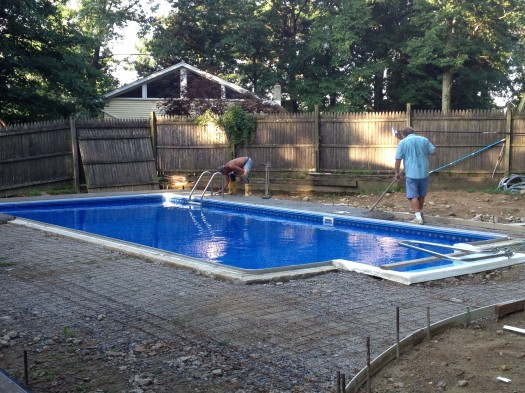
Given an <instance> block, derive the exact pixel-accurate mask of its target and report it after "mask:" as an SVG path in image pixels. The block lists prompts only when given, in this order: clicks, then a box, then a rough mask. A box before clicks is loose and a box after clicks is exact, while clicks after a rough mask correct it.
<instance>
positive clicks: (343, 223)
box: [0, 194, 497, 270]
mask: <svg viewBox="0 0 525 393" xmlns="http://www.w3.org/2000/svg"><path fill="white" fill-rule="evenodd" d="M0 212H1V213H4V214H11V215H14V216H17V217H22V218H28V219H31V220H35V221H40V222H45V223H49V224H54V225H59V226H62V227H67V228H71V229H76V230H80V231H85V232H89V233H93V234H97V235H103V236H107V237H110V238H115V239H120V240H125V241H128V242H133V243H138V244H142V245H145V246H149V247H154V248H158V249H162V250H166V251H170V252H174V253H177V254H183V255H186V256H190V257H194V258H199V259H204V260H207V261H212V262H217V263H220V264H225V265H228V266H233V267H238V268H243V269H265V268H271V267H282V266H290V265H302V264H307V263H313V262H324V261H328V260H333V259H346V260H351V261H355V262H360V263H363V264H367V265H373V266H380V265H383V264H388V263H393V262H401V261H406V260H413V259H417V258H424V257H428V256H429V255H428V254H426V253H422V252H420V251H417V250H412V249H409V248H405V247H402V246H399V245H398V241H400V240H421V241H428V242H434V243H439V244H444V245H452V244H455V243H467V242H475V241H480V240H488V239H493V238H494V237H495V236H497V235H494V234H476V233H473V232H469V231H459V230H450V229H447V230H445V229H443V230H441V229H440V228H429V227H421V226H420V227H415V226H412V225H406V224H402V223H391V222H386V221H378V220H371V219H363V218H360V219H357V218H351V217H342V216H330V217H332V218H333V219H334V220H333V225H326V221H327V220H323V216H322V215H320V214H312V213H306V212H295V211H292V210H287V209H275V208H266V207H260V206H255V207H254V206H251V205H244V204H232V203H225V202H219V201H213V200H205V201H203V203H202V205H201V204H199V205H196V204H189V203H188V201H187V200H185V199H183V198H178V197H170V198H166V197H164V196H162V195H160V194H154V195H141V196H133V197H105V198H89V199H74V200H60V201H47V202H24V203H3V204H0ZM434 250H435V251H438V252H441V253H444V254H446V253H448V252H450V250H449V249H441V250H440V249H439V248H434ZM447 264H451V262H450V261H445V260H444V261H438V262H433V264H432V265H433V266H435V265H447ZM428 266H429V265H428V264H420V265H418V266H417V268H427V267H428ZM404 269H405V270H406V269H407V268H404ZM408 269H414V267H410V268H408Z"/></svg>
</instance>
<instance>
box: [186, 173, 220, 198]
mask: <svg viewBox="0 0 525 393" xmlns="http://www.w3.org/2000/svg"><path fill="white" fill-rule="evenodd" d="M205 174H211V177H210V180H209V181H208V183H207V184H206V187H204V191H202V194H201V200H202V198H203V197H204V194H205V193H206V191H207V190H208V187H209V186H210V184H211V183H212V181H213V179H214V178H215V176H216V175H220V174H221V173H220V172H215V173H213V174H212V173H211V172H210V171H204V172H202V173H201V174H200V176H199V178H198V179H197V181H196V182H195V184H194V185H193V188H192V189H191V191H190V196H189V197H188V200H190V201H191V197H192V195H193V193H194V192H195V189H196V188H197V185H198V184H199V182H200V181H201V179H202V177H203V176H204V175H205ZM221 190H224V179H222V181H221ZM211 195H213V188H212V189H211ZM222 196H223V197H224V192H223V193H222Z"/></svg>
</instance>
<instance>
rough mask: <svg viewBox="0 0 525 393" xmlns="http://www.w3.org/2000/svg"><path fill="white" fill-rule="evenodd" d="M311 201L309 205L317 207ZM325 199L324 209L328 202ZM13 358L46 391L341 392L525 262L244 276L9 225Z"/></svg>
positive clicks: (518, 280) (508, 289) (1, 314)
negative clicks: (388, 352)
mask: <svg viewBox="0 0 525 393" xmlns="http://www.w3.org/2000/svg"><path fill="white" fill-rule="evenodd" d="M305 206H306V205H305ZM313 208H315V209H319V207H318V206H317V205H315V206H314V207H313ZM0 236H1V238H2V246H1V248H0V288H1V289H2V290H1V291H0V368H3V369H5V370H7V371H8V372H9V373H11V374H12V375H14V376H15V377H17V378H19V379H20V380H23V376H24V375H23V352H24V350H26V351H27V354H28V359H29V385H30V387H31V389H32V390H33V391H34V392H59V393H60V392H137V393H138V392H156V393H160V392H239V393H240V392H331V391H335V386H336V382H335V379H336V375H337V372H341V373H344V374H345V376H346V379H347V380H349V379H350V378H351V377H352V376H353V375H354V374H355V373H357V372H358V371H359V370H360V369H361V368H363V367H364V366H365V364H366V355H367V354H366V352H367V349H366V341H367V338H368V337H370V342H371V352H372V353H371V355H372V358H374V357H376V356H378V355H379V354H380V353H381V352H383V351H384V350H385V349H386V348H387V347H389V346H390V345H392V344H393V343H394V342H395V338H396V331H395V330H396V329H395V319H396V307H399V308H400V315H401V320H400V328H401V332H400V333H401V337H404V336H407V335H409V334H410V333H411V332H413V331H415V330H417V329H419V328H421V327H423V326H425V325H426V318H427V307H428V308H429V309H430V315H431V322H432V323H433V322H436V321H439V320H442V319H444V318H448V317H450V316H452V315H456V314H459V313H463V312H465V311H466V310H467V308H469V309H475V308H478V307H482V306H486V305H490V304H495V303H500V302H506V301H509V300H513V299H516V298H518V297H522V296H523V293H524V289H525V280H524V278H525V267H524V266H523V265H519V266H514V267H511V268H506V269H501V270H498V271H494V272H488V273H480V274H477V275H472V276H465V277H460V278H452V279H446V280H440V281H437V282H431V283H426V284H417V285H413V286H404V285H401V284H398V283H393V282H389V281H384V280H380V279H376V278H372V277H368V276H365V275H361V274H357V273H351V272H335V273H328V274H324V275H320V276H316V277H311V278H308V279H301V280H293V281H289V282H285V283H269V284H257V285H238V284H233V283H230V282H223V281H218V280H214V279H212V278H210V277H205V276H202V275H198V274H196V273H194V272H192V271H186V270H180V269H175V268H171V267H167V266H164V265H160V264H154V263H151V262H147V261H144V260H141V259H139V258H134V257H130V256H128V255H125V254H122V253H119V252H115V251H110V250H107V249H104V248H103V247H101V246H97V245H94V244H88V243H84V242H81V241H76V240H72V239H68V238H63V237H60V236H56V235H50V234H47V233H44V232H42V231H39V230H36V229H31V228H26V227H21V226H18V225H14V224H11V223H6V224H4V225H0Z"/></svg>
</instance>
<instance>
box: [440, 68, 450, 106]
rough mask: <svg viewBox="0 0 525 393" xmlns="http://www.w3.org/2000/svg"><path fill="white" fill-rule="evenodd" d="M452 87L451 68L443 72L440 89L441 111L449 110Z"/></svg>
mask: <svg viewBox="0 0 525 393" xmlns="http://www.w3.org/2000/svg"><path fill="white" fill-rule="evenodd" d="M451 88H452V70H445V71H444V72H443V86H442V91H441V111H442V112H443V113H448V112H450V90H451Z"/></svg>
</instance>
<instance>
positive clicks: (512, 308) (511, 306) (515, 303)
mask: <svg viewBox="0 0 525 393" xmlns="http://www.w3.org/2000/svg"><path fill="white" fill-rule="evenodd" d="M524 310H525V299H522V300H512V301H509V302H507V303H501V304H497V305H496V312H495V313H496V316H497V317H498V318H501V317H504V316H505V315H509V314H512V313H515V312H518V311H524Z"/></svg>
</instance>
